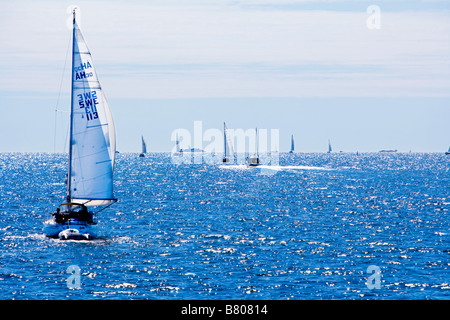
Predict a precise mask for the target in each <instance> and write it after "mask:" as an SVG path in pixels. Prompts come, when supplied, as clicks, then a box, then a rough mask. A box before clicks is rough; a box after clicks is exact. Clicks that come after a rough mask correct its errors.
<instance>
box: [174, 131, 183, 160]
mask: <svg viewBox="0 0 450 320" xmlns="http://www.w3.org/2000/svg"><path fill="white" fill-rule="evenodd" d="M175 146H176V151H175V152H174V153H173V155H174V156H182V155H183V149H181V147H180V139H179V138H178V133H177V138H176V141H175Z"/></svg>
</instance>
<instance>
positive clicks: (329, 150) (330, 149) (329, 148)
mask: <svg viewBox="0 0 450 320" xmlns="http://www.w3.org/2000/svg"><path fill="white" fill-rule="evenodd" d="M332 151H333V148H331V142H330V139H328V153H331V152H332Z"/></svg>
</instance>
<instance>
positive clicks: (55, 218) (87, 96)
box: [44, 9, 117, 240]
mask: <svg viewBox="0 0 450 320" xmlns="http://www.w3.org/2000/svg"><path fill="white" fill-rule="evenodd" d="M75 16H76V14H75V9H74V10H73V32H72V95H71V112H70V143H69V165H68V174H67V177H68V178H67V197H66V201H65V202H64V203H63V204H61V205H60V206H59V207H58V208H57V209H56V212H54V213H52V217H51V218H50V219H49V220H47V221H45V222H44V233H45V235H46V236H48V237H55V238H56V237H59V238H60V239H87V240H89V239H92V238H94V237H96V224H97V223H96V221H95V219H94V213H92V211H89V210H88V208H87V207H93V206H96V207H97V206H109V205H111V204H112V203H114V202H116V201H117V199H115V198H114V195H113V171H114V161H115V153H116V138H115V129H114V122H113V119H112V115H111V111H110V109H109V107H108V103H107V101H106V98H105V95H104V93H103V90H102V88H101V86H100V82H99V81H98V78H97V74H96V72H95V69H94V65H93V62H92V57H91V54H90V52H89V49H88V47H87V45H86V43H85V41H84V39H83V36H82V34H81V31H80V29H79V27H78V25H77V22H76V17H75ZM103 209H104V208H103Z"/></svg>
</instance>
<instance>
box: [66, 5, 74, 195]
mask: <svg viewBox="0 0 450 320" xmlns="http://www.w3.org/2000/svg"><path fill="white" fill-rule="evenodd" d="M75 10H76V8H74V9H73V27H72V81H71V82H70V83H71V90H70V92H71V94H70V125H69V126H70V134H69V169H68V172H67V202H70V200H71V196H70V187H71V181H72V145H73V141H72V135H73V78H74V67H73V66H74V56H75V54H74V52H75Z"/></svg>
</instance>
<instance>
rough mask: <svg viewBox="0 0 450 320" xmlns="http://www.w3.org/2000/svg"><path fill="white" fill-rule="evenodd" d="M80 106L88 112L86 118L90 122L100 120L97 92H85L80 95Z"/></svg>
mask: <svg viewBox="0 0 450 320" xmlns="http://www.w3.org/2000/svg"><path fill="white" fill-rule="evenodd" d="M77 97H78V98H79V99H78V105H79V106H80V108H82V109H84V111H85V112H86V117H87V119H88V121H89V120H93V119H98V112H97V105H98V100H97V91H95V90H92V91H90V92H84V93H83V94H81V93H80V94H78V95H77Z"/></svg>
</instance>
